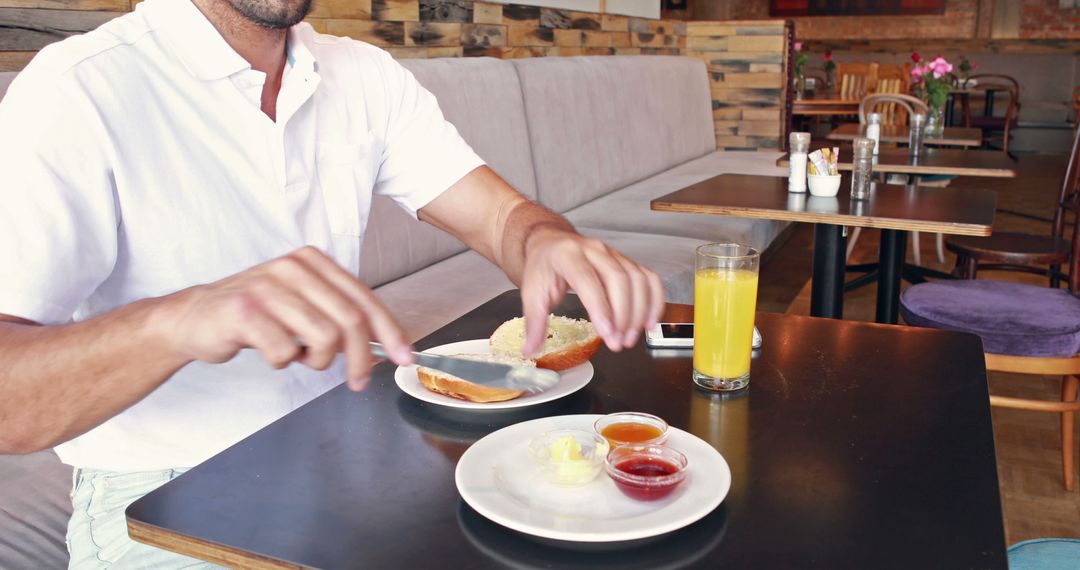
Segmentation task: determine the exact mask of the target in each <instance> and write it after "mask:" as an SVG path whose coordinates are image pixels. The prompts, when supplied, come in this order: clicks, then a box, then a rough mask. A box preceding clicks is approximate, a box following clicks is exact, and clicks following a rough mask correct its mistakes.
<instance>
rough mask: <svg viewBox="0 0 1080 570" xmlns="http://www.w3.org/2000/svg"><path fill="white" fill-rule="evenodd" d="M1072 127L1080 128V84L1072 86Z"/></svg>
mask: <svg viewBox="0 0 1080 570" xmlns="http://www.w3.org/2000/svg"><path fill="white" fill-rule="evenodd" d="M1072 107H1073V129H1076V128H1080V86H1077V87H1073V94H1072Z"/></svg>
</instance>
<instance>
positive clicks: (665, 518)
mask: <svg viewBox="0 0 1080 570" xmlns="http://www.w3.org/2000/svg"><path fill="white" fill-rule="evenodd" d="M600 417H602V416H599V415H595V414H583V415H573V416H555V417H548V418H540V419H536V420H530V421H527V422H521V423H518V424H514V425H512V426H509V427H505V428H503V429H501V430H499V431H496V432H494V433H491V434H488V435H487V436H485V437H484V438H483V439H481V440H480V441H478V442H476V443H474V444H473V445H472V446H471V447H469V449H468V450H467V451H466V452H465V454H464V455H462V456H461V459H460V460H459V461H458V464H457V468H456V470H455V472H454V480H455V483H456V485H457V489H458V493H460V494H461V498H462V499H464V500H465V502H466V503H468V504H469V506H470V507H472V508H473V509H475V510H476V511H477V512H478V513H480V514H481V515H483V516H485V517H487V518H488V519H490V520H491V521H493V522H496V523H498V524H500V525H503V526H505V527H508V528H511V529H514V530H516V531H518V532H523V533H526V534H531V535H534V536H540V537H543V538H551V539H555V540H566V541H573V542H619V541H626V540H637V539H641V538H647V537H652V536H658V535H661V534H665V533H668V532H672V531H674V530H677V529H680V528H682V527H684V526H687V525H689V524H692V523H694V522H696V521H698V520H699V519H701V518H702V517H704V516H705V515H707V514H709V513H710V512H712V510H713V509H715V508H716V507H717V506H719V505H720V503H721V501H723V500H724V497H725V496H727V492H728V489H730V488H731V470H730V469H729V468H728V464H727V462H726V461H724V458H723V456H721V455H720V453H719V452H718V451H716V449H714V448H713V447H712V446H711V445H709V444H708V443H706V442H705V441H703V440H702V439H700V438H698V437H697V436H695V435H693V434H690V433H688V432H685V431H683V430H681V429H678V428H674V427H672V428H669V431H668V434H669V439H668V443H667V445H669V446H670V447H673V448H675V449H678V450H679V451H681V452H683V453H684V454H686V457H687V459H688V460H689V466H688V467H687V476H686V481H684V482H683V484H682V485H681V486H680V487H679V488H678V489H676V490H675V492H674V493H672V494H671V495H669V496H667V497H664V498H663V499H660V500H656V501H635V500H634V499H631V498H629V497H626V496H625V495H623V494H622V492H621V491H619V490H618V488H617V487H616V486H615V483H614V482H613V481H612V480H611V478H610V477H609V476H608V475H607V474H606V473H603V472H601V473H600V475H599V476H598V477H597V478H596V480H595V481H593V482H591V483H589V484H587V485H584V486H581V487H559V486H556V485H553V484H551V483H547V482H546V481H543V480H542V479H541V478H540V477H539V475H538V474H537V473H536V470H535V468H533V463H532V459H531V457H530V456H529V451H528V446H529V441H531V440H532V438H533V437H535V436H537V435H539V434H541V433H543V432H546V431H550V430H553V429H567V428H570V429H581V430H587V431H592V429H593V423H594V422H595V421H596V420H597V419H598V418H600Z"/></svg>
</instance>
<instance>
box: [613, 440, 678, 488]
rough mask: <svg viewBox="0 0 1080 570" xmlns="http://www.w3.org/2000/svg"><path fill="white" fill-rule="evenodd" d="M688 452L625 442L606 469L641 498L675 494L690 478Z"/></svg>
mask: <svg viewBox="0 0 1080 570" xmlns="http://www.w3.org/2000/svg"><path fill="white" fill-rule="evenodd" d="M686 466H687V461H686V456H685V455H683V454H682V453H679V452H678V451H676V450H674V449H672V448H670V447H663V446H657V445H621V446H619V447H617V448H615V449H614V450H613V451H612V452H611V453H610V454H609V455H608V458H607V462H606V465H605V467H606V470H607V473H608V475H609V476H610V477H611V479H612V481H614V482H615V486H616V487H618V488H619V490H620V491H622V492H623V493H624V494H625V495H626V496H628V497H630V498H632V499H637V500H639V501H655V500H657V499H662V498H664V497H666V496H668V495H670V494H671V492H672V491H674V490H675V489H676V488H678V486H679V484H680V483H682V482H683V480H684V479H686Z"/></svg>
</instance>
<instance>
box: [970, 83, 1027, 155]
mask: <svg viewBox="0 0 1080 570" xmlns="http://www.w3.org/2000/svg"><path fill="white" fill-rule="evenodd" d="M972 79H974V80H976V84H975V85H974V86H969V87H967V88H966V89H965V90H966V91H967V92H968V97H966V98H964V100H963V105H962V108H963V112H964V126H965V127H974V128H977V129H981V130H982V131H983V137H984V139H988V138H990V136H991V135H993V134H994V133H997V132H1001V133H1002V142H1001V148H1002V150H1003V151H1004V152H1005V154H1008V153H1009V136H1010V132H1011V131H1012V129H1014V128H1016V124H1017V122H1018V120H1019V116H1020V83H1019V82H1017V81H1016V79H1014V78H1012V77H1010V76H1008V75H1001V74H997V73H981V74H978V75H972V76H969V77H968V80H972ZM987 92H990V93H989V97H991V98H993V97H995V95H996V93H997V92H1004V93H1005V94H1006V95H1007V96H1008V100H1009V101H1008V105H1007V106H1006V107H1005V115H1004V116H989V117H988V116H985V115H973V114H972V112H971V99H972V98H973V97H976V98H977V97H978V95H979V94H984V97H983V99H985V98H986V97H985V94H986V93H987Z"/></svg>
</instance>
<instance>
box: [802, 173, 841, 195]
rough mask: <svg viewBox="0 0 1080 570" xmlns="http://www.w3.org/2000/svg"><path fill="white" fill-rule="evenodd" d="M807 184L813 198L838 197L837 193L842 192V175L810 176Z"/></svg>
mask: <svg viewBox="0 0 1080 570" xmlns="http://www.w3.org/2000/svg"><path fill="white" fill-rule="evenodd" d="M806 184H807V186H809V187H810V194H811V195H813V196H826V197H828V196H836V192H837V191H838V190H840V175H839V174H837V175H836V176H825V175H821V174H808V175H807V176H806Z"/></svg>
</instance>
